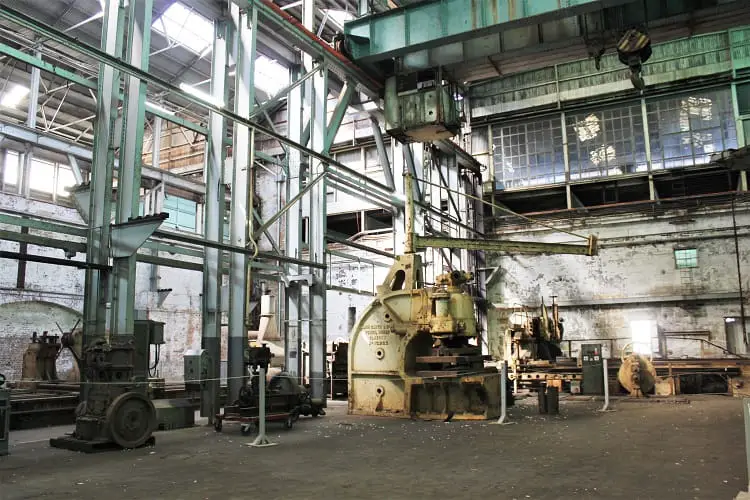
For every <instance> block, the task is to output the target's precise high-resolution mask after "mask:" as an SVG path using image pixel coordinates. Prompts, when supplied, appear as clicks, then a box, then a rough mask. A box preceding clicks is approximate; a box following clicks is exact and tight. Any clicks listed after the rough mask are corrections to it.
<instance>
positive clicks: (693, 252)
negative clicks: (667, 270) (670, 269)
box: [674, 248, 698, 269]
mask: <svg viewBox="0 0 750 500" xmlns="http://www.w3.org/2000/svg"><path fill="white" fill-rule="evenodd" d="M674 262H675V266H676V267H677V269H691V268H694V267H698V250H697V249H695V248H681V249H676V250H675V251H674Z"/></svg>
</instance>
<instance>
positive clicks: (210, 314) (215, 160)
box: [154, 20, 229, 424]
mask: <svg viewBox="0 0 750 500" xmlns="http://www.w3.org/2000/svg"><path fill="white" fill-rule="evenodd" d="M227 28H228V26H227V23H226V21H224V20H218V21H216V22H214V41H213V51H212V56H211V97H213V98H214V99H217V100H218V101H220V102H225V101H226V97H227V50H228V47H227V41H228V36H229V34H228V29H227ZM154 126H156V120H154ZM154 137H156V130H154ZM225 137H226V122H225V120H224V117H223V116H222V115H220V114H219V113H216V112H213V111H212V112H211V114H210V115H209V123H208V137H207V141H206V154H205V164H204V172H203V180H204V182H205V183H206V201H205V206H204V212H203V220H204V233H205V237H206V239H207V240H209V241H213V242H216V243H224V206H225V203H224V160H225V151H226V150H225V148H224V139H225ZM155 149H156V148H155ZM221 263H222V252H221V251H220V250H219V249H218V248H211V247H206V249H205V257H204V261H203V302H202V307H203V311H202V313H203V314H202V321H203V325H202V326H203V333H202V335H201V347H202V348H203V349H205V350H206V351H207V353H208V359H209V370H208V379H209V380H208V381H207V382H206V384H205V385H204V389H203V391H202V393H201V416H203V417H208V420H209V424H210V423H213V419H214V416H215V415H216V414H217V413H218V411H219V406H220V403H219V377H220V375H221V286H220V284H221V279H222V271H221Z"/></svg>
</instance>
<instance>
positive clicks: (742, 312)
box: [732, 196, 748, 345]
mask: <svg viewBox="0 0 750 500" xmlns="http://www.w3.org/2000/svg"><path fill="white" fill-rule="evenodd" d="M736 198H737V197H736V196H732V230H733V231H734V255H735V257H736V259H737V291H738V292H739V294H740V321H741V322H742V338H743V339H744V340H745V345H747V343H748V338H747V325H746V324H745V295H744V294H743V292H742V266H741V264H740V242H739V238H738V237H737V218H736V216H735V200H736Z"/></svg>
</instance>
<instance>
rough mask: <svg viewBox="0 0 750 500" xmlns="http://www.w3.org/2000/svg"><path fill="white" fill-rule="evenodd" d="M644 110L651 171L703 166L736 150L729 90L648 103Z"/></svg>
mask: <svg viewBox="0 0 750 500" xmlns="http://www.w3.org/2000/svg"><path fill="white" fill-rule="evenodd" d="M646 107H647V109H648V131H649V141H650V144H651V168H652V169H653V170H659V169H664V168H675V167H686V166H692V165H703V164H707V163H709V162H710V161H711V155H712V154H713V153H716V152H719V151H723V150H725V149H729V148H736V147H737V130H736V127H735V123H734V113H733V111H732V97H731V93H730V91H729V89H721V90H713V91H706V92H694V93H690V94H684V95H680V96H669V97H663V98H658V99H649V100H647V101H646Z"/></svg>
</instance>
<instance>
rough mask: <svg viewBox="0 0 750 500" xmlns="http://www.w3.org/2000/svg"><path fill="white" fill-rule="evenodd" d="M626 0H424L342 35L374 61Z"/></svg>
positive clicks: (356, 52)
mask: <svg viewBox="0 0 750 500" xmlns="http://www.w3.org/2000/svg"><path fill="white" fill-rule="evenodd" d="M628 1H632V0H479V1H477V0H429V1H423V2H415V3H411V4H409V5H406V6H404V7H401V8H399V9H390V10H387V11H385V12H381V13H378V14H373V15H370V16H365V17H361V18H359V19H355V20H352V21H349V22H346V23H344V33H345V34H346V35H347V44H348V49H349V51H350V53H351V55H352V57H353V59H354V60H355V61H357V62H365V63H373V62H377V61H383V60H386V59H391V58H394V57H403V56H405V55H406V54H409V53H412V52H417V51H420V50H424V49H432V48H437V47H445V46H447V45H449V44H452V43H461V42H466V41H469V40H477V39H479V38H483V37H487V36H488V35H492V34H497V33H500V32H501V31H504V30H507V29H510V28H513V27H517V26H523V25H528V24H539V23H543V22H549V21H552V20H555V19H561V18H565V17H571V16H576V15H580V14H582V13H585V12H593V11H597V10H600V9H603V8H606V7H610V6H613V5H617V4H623V3H627V2H628ZM487 43H488V42H487V41H485V45H486V44H487Z"/></svg>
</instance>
